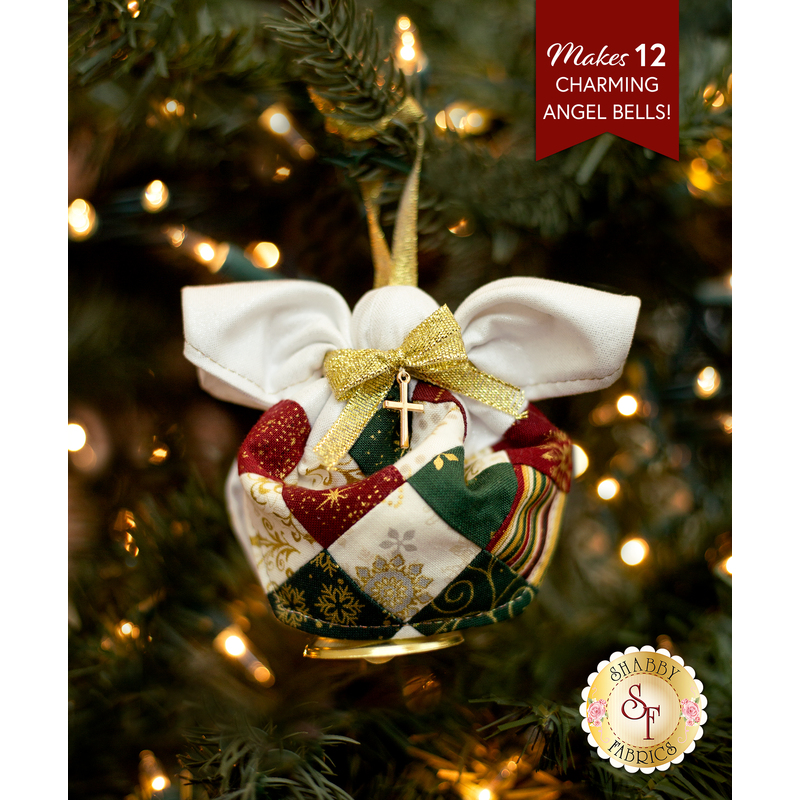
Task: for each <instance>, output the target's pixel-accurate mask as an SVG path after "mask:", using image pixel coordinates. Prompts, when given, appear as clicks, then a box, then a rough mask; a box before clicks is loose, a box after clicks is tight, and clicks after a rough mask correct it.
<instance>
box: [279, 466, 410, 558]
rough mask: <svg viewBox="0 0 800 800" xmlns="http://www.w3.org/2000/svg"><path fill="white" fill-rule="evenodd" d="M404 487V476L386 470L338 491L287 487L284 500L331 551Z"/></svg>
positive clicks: (313, 534)
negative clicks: (331, 547)
mask: <svg viewBox="0 0 800 800" xmlns="http://www.w3.org/2000/svg"><path fill="white" fill-rule="evenodd" d="M401 483H403V478H402V476H401V475H400V473H399V472H398V471H397V470H396V469H395V468H394V467H385V468H384V469H382V470H381V471H380V472H376V473H375V474H374V475H370V476H369V478H366V479H365V480H363V481H360V482H359V483H353V484H351V485H350V486H344V487H338V488H335V489H322V490H320V491H315V490H314V489H304V488H303V487H302V486H286V487H284V490H283V498H284V500H286V505H287V506H288V507H289V509H290V510H291V512H292V514H294V516H295V517H297V519H298V520H300V522H301V523H302V525H303V526H304V527H305V529H306V530H307V531H308V532H309V533H310V534H311V535H312V536H313V537H314V538H315V539H316V540H317V541H318V542H319V543H320V544H321V545H322V546H323V547H329V546H330V545H331V544H333V542H335V541H336V540H337V539H338V538H339V537H340V536H341V535H342V534H343V533H344V532H345V531H346V530H347V529H348V528H350V527H351V526H352V525H354V524H355V523H356V522H358V520H359V519H361V517H363V516H364V514H366V513H367V512H368V511H369V510H370V509H371V508H372V507H373V506H375V504H376V503H380V501H381V500H383V499H384V497H386V496H387V495H388V494H391V492H392V491H394V489H396V488H397V487H398V486H400V484H401Z"/></svg>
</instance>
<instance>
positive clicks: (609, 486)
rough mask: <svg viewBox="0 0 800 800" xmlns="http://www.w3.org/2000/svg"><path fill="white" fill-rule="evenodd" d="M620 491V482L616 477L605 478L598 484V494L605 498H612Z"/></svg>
mask: <svg viewBox="0 0 800 800" xmlns="http://www.w3.org/2000/svg"><path fill="white" fill-rule="evenodd" d="M618 493H619V482H618V481H617V480H615V479H614V478H603V480H601V481H600V483H598V484H597V494H598V496H599V497H600V498H601V499H603V500H611V499H612V498H614V497H616V496H617V494H618Z"/></svg>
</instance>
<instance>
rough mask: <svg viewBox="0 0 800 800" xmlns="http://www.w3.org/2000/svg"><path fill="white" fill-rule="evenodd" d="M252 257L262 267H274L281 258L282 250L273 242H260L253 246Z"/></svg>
mask: <svg viewBox="0 0 800 800" xmlns="http://www.w3.org/2000/svg"><path fill="white" fill-rule="evenodd" d="M251 258H252V261H253V263H254V264H255V265H256V266H257V267H260V268H261V269H272V268H273V267H274V266H275V265H276V264H277V263H278V261H280V259H281V251H280V250H279V249H278V248H277V246H276V245H274V244H273V243H272V242H259V243H258V244H257V245H256V246H255V247H253V250H252V254H251Z"/></svg>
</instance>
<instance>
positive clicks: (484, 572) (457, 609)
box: [412, 550, 527, 623]
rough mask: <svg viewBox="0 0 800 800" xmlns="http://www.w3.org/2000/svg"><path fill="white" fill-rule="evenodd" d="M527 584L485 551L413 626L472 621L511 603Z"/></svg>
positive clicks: (424, 611) (480, 553) (418, 617)
mask: <svg viewBox="0 0 800 800" xmlns="http://www.w3.org/2000/svg"><path fill="white" fill-rule="evenodd" d="M526 586H527V583H526V582H525V581H524V580H523V579H522V578H520V577H519V575H517V574H516V573H514V572H512V571H511V570H510V569H509V568H508V567H507V566H506V565H505V564H504V563H503V562H502V561H500V560H499V559H497V558H495V557H494V556H493V555H491V554H490V553H487V552H486V551H485V550H481V551H480V552H479V553H478V555H476V556H475V558H474V559H473V560H472V561H471V562H470V563H469V565H468V566H467V567H466V569H465V570H464V571H463V572H461V574H460V575H458V577H457V578H456V579H455V580H454V581H453V582H452V583H450V584H449V585H448V586H447V587H446V588H445V589H444V590H443V591H442V592H441V593H440V594H438V595H437V596H436V597H435V598H434V599H433V600H432V601H431V603H430V604H429V605H427V606H426V607H425V608H423V609H422V611H420V612H419V614H417V615H416V616H415V617H414V618H413V619H412V623H417V622H427V621H428V620H432V619H441V618H448V617H469V616H474V615H476V614H480V613H482V612H486V611H492V610H494V609H495V608H498V607H499V606H502V605H505V604H506V603H508V602H509V601H510V600H511V598H512V597H514V595H515V594H516V593H517V592H518V591H519V590H520V589H524V588H525V587H526Z"/></svg>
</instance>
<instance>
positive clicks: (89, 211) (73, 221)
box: [67, 197, 97, 242]
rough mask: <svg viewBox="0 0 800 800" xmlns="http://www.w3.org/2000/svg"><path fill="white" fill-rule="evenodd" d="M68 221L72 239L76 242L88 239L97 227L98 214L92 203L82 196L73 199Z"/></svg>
mask: <svg viewBox="0 0 800 800" xmlns="http://www.w3.org/2000/svg"><path fill="white" fill-rule="evenodd" d="M67 223H68V225H69V238H70V239H73V240H74V241H76V242H78V241H81V240H82V239H88V238H89V237H90V236H91V235H92V234H93V233H94V231H95V228H96V227H97V214H96V213H95V210H94V207H93V206H92V204H91V203H90V202H89V201H88V200H83V199H82V198H80V197H78V198H77V199H75V200H73V201H72V202H71V203H70V204H69V208H68V209H67Z"/></svg>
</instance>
